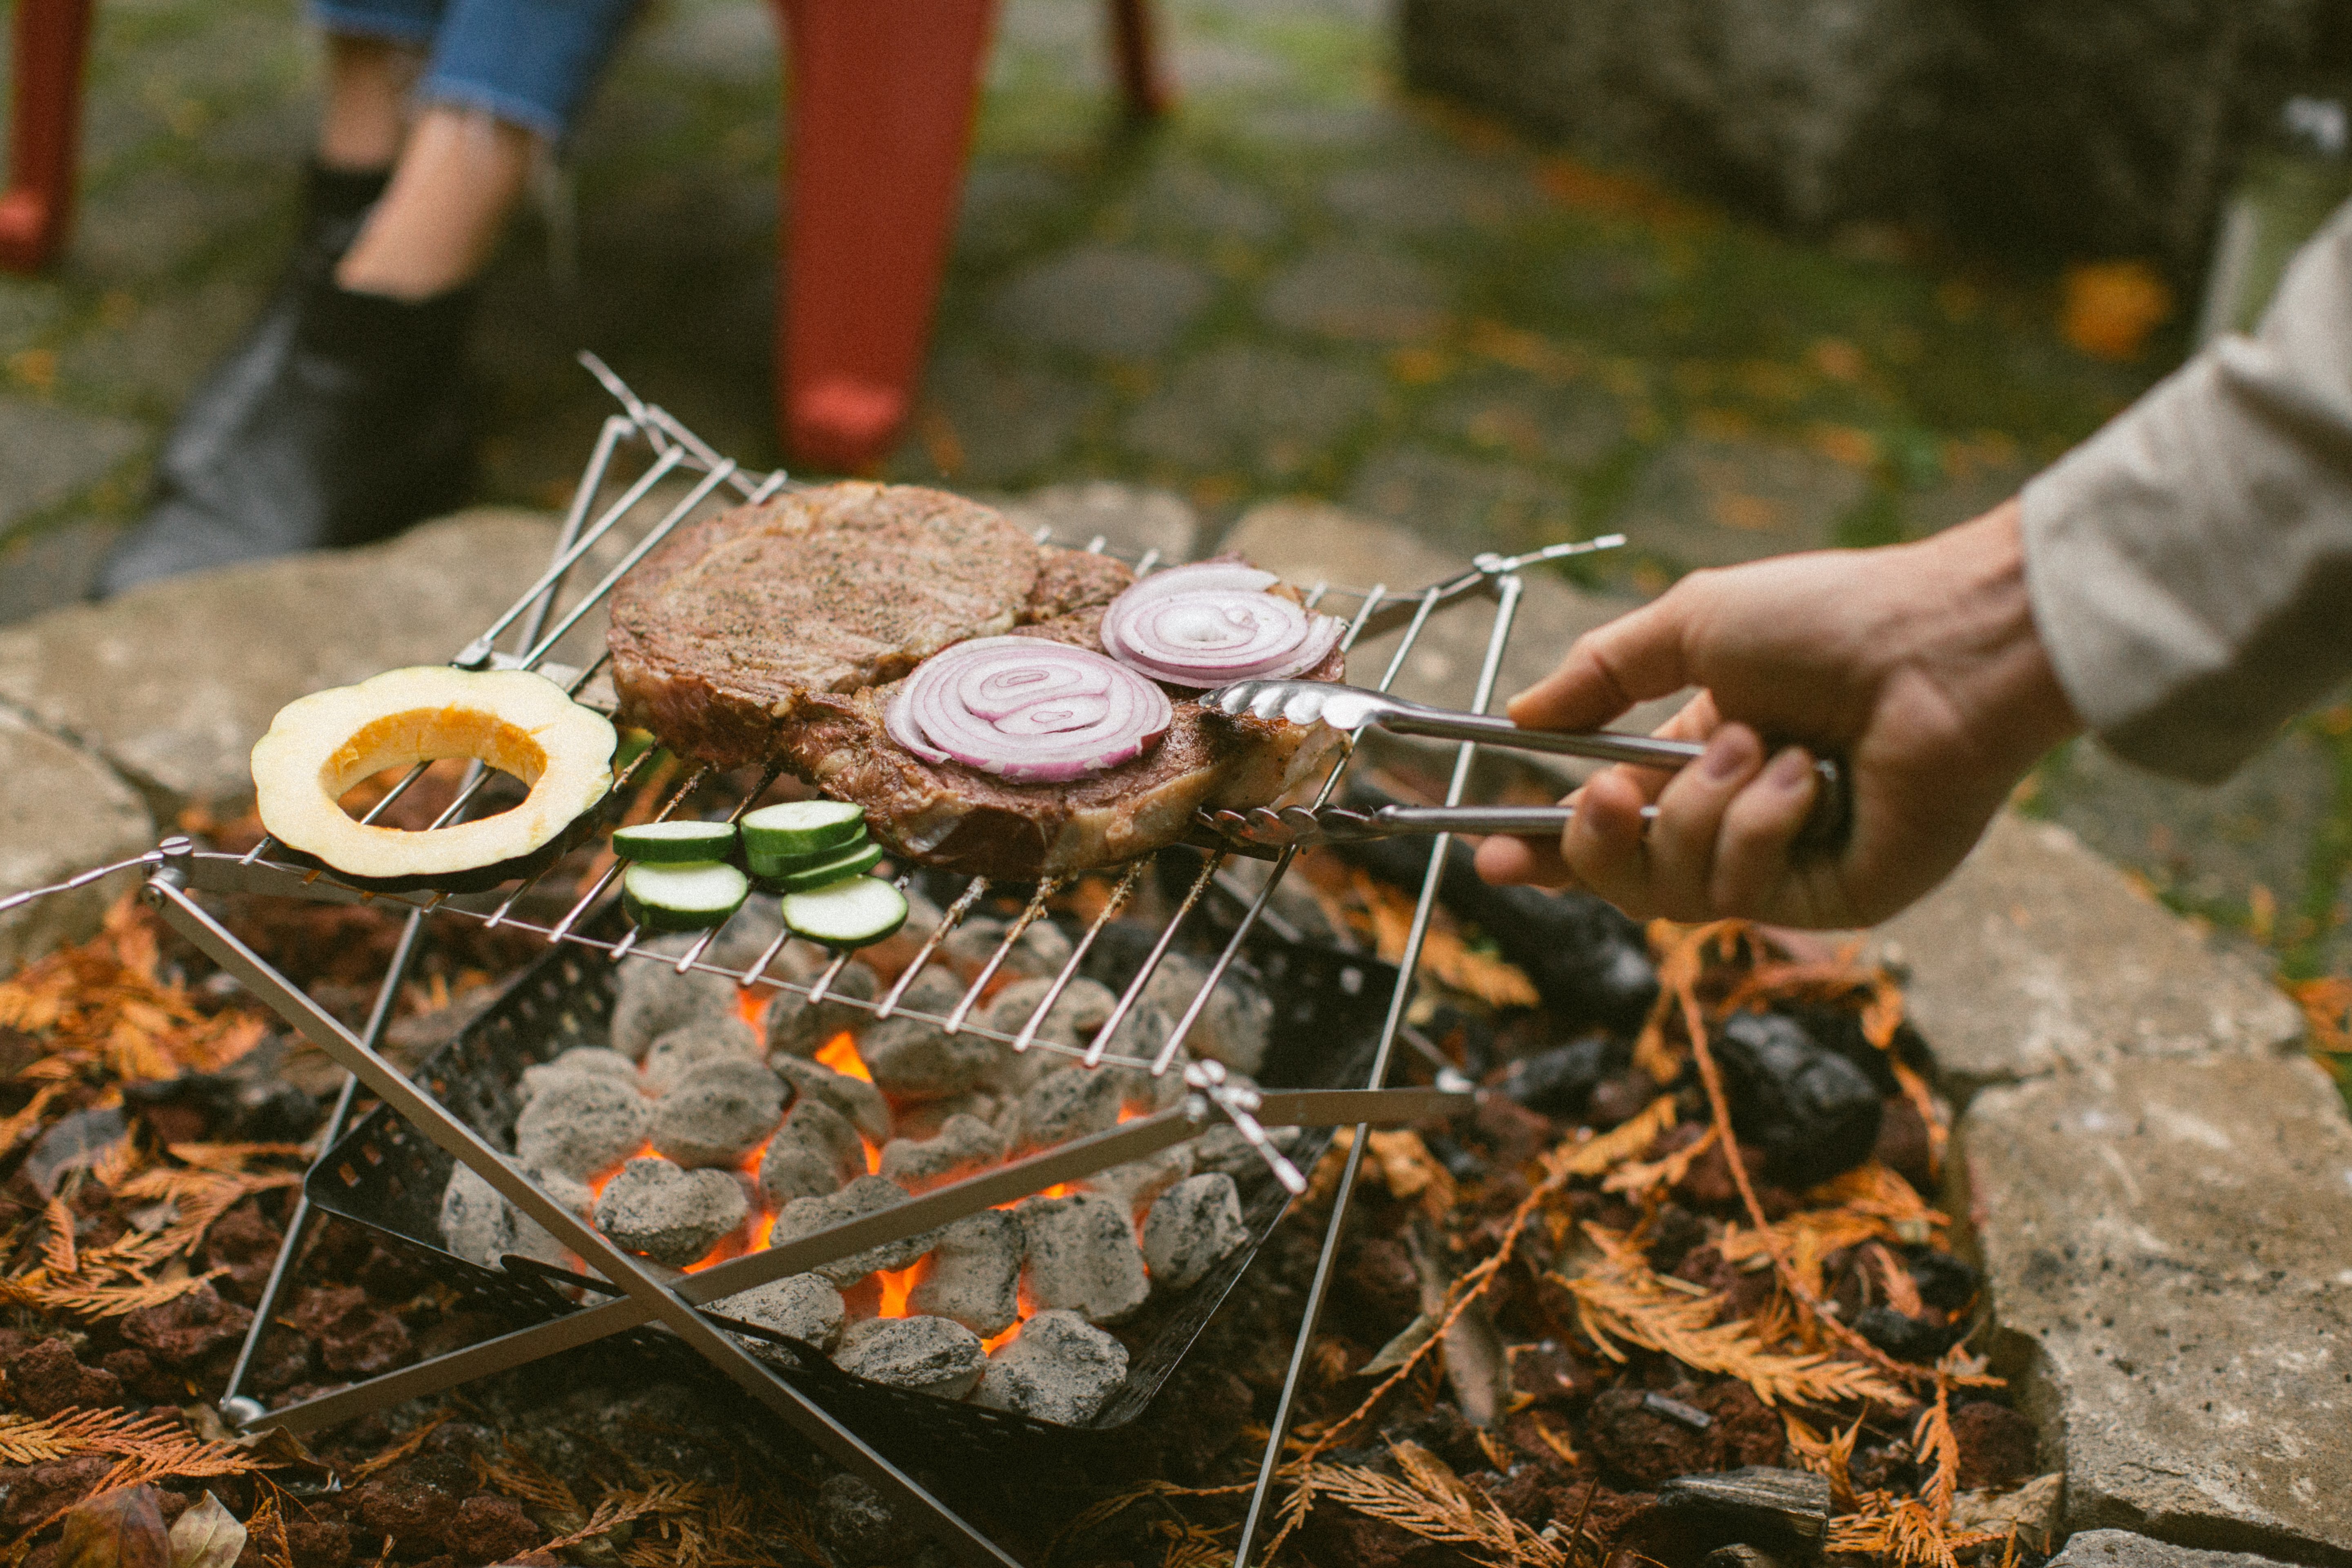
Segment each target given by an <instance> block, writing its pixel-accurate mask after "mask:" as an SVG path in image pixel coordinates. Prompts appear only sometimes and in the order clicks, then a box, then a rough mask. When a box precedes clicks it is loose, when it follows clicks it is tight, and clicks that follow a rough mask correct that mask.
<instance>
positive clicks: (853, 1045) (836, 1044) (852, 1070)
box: [816, 1029, 874, 1083]
mask: <svg viewBox="0 0 2352 1568" xmlns="http://www.w3.org/2000/svg"><path fill="white" fill-rule="evenodd" d="M816 1062H817V1066H819V1067H825V1068H832V1069H833V1070H834V1071H835V1072H837V1073H840V1074H841V1075H842V1076H843V1077H845V1078H854V1079H862V1080H864V1081H865V1082H866V1083H872V1082H873V1081H874V1075H873V1074H872V1073H870V1072H868V1071H866V1058H864V1057H861V1056H859V1055H858V1054H857V1037H856V1036H855V1035H852V1034H851V1033H850V1032H849V1031H848V1030H846V1029H844V1030H842V1031H841V1033H839V1034H837V1035H835V1036H834V1037H833V1038H831V1039H829V1040H827V1041H825V1043H824V1048H822V1049H821V1050H819V1051H818V1052H817V1054H816Z"/></svg>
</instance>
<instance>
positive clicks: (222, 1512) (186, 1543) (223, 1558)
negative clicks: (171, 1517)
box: [172, 1492, 245, 1568]
mask: <svg viewBox="0 0 2352 1568" xmlns="http://www.w3.org/2000/svg"><path fill="white" fill-rule="evenodd" d="M244 1551H245V1526H243V1525H241V1524H239V1523H238V1522H237V1521H236V1516H235V1515H234V1514H232V1513H230V1512H229V1510H226V1508H223V1507H222V1506H221V1500H220V1499H218V1498H216V1497H215V1496H213V1494H212V1493H210V1492H206V1493H205V1495H204V1497H203V1499H202V1500H200V1501H198V1502H197V1504H196V1506H195V1507H194V1508H192V1509H190V1510H188V1511H187V1512H185V1513H184V1514H182V1515H181V1516H180V1521H179V1522H178V1523H177V1524H174V1525H173V1526H172V1568H229V1565H230V1564H231V1563H235V1562H236V1560H237V1556H238V1554H239V1553H241V1552H244Z"/></svg>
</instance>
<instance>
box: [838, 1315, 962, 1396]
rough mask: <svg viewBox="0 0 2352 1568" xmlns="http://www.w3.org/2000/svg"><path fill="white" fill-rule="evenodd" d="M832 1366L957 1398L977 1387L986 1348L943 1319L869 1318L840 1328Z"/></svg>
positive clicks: (877, 1380) (874, 1379) (873, 1379)
mask: <svg viewBox="0 0 2352 1568" xmlns="http://www.w3.org/2000/svg"><path fill="white" fill-rule="evenodd" d="M833 1364H834V1365H835V1366H837V1367H839V1368H841V1370H842V1371H844V1372H846V1373H854V1374H855V1375H856V1376H858V1377H862V1378H865V1379H866V1381H867V1382H869V1383H882V1384H889V1385H890V1386H891V1387H893V1388H910V1389H913V1390H914V1391H915V1392H916V1393H918V1394H930V1395H931V1396H932V1397H933V1398H936V1399H961V1398H962V1397H963V1396H964V1395H965V1394H970V1393H971V1391H972V1390H973V1389H975V1388H977V1387H979V1386H980V1379H981V1374H982V1373H983V1372H984V1371H986V1370H987V1367H988V1352H986V1351H985V1350H984V1349H982V1346H981V1342H980V1336H979V1335H978V1334H975V1333H973V1332H972V1331H971V1330H970V1329H967V1328H965V1327H964V1326H963V1325H962V1324H961V1323H957V1322H950V1321H948V1320H947V1319H945V1318H873V1319H869V1320H867V1321H865V1322H862V1323H852V1324H850V1325H849V1327H847V1328H846V1329H844V1330H843V1331H842V1332H841V1343H840V1345H839V1346H838V1347H837V1348H836V1349H835V1351H834V1352H833Z"/></svg>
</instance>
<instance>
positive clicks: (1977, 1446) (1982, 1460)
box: [1952, 1399, 2041, 1491]
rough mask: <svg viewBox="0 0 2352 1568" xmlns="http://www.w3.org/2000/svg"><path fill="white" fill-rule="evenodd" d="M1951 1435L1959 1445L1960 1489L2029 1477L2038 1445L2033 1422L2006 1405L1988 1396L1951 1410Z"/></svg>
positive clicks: (2011, 1483)
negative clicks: (1995, 1401) (1995, 1402)
mask: <svg viewBox="0 0 2352 1568" xmlns="http://www.w3.org/2000/svg"><path fill="white" fill-rule="evenodd" d="M1952 1436H1953V1438H1954V1439H1955V1440H1956V1441H1958V1444H1959V1446H1960V1489H1961V1490H1963V1491H1979V1490H1982V1489H1986V1488H1989V1487H2011V1486H2015V1485H2016V1484H2017V1483H2018V1482H2020V1481H2023V1480H2028V1479H2032V1476H2033V1474H2034V1472H2035V1471H2036V1469H2037V1468H2039V1467H2038V1466H2037V1465H2036V1464H2035V1463H2034V1460H2035V1458H2036V1455H2037V1452H2038V1450H2039V1448H2040V1447H2041V1438H2040V1434H2038V1433H2037V1432H2035V1430H2034V1428H2033V1423H2032V1422H2031V1421H2029V1420H2027V1419H2026V1418H2025V1417H2024V1416H2022V1415H2019V1414H2018V1413H2017V1412H2016V1411H2014V1410H2011V1408H2010V1407H2009V1406H2008V1405H1996V1404H1994V1403H1993V1402H1992V1401H1990V1400H1989V1399H1980V1400H1978V1401H1976V1402H1975V1403H1974V1404H1970V1405H1961V1406H1960V1407H1959V1408H1958V1410H1956V1411H1954V1412H1952Z"/></svg>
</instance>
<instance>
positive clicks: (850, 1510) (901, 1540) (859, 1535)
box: [816, 1475, 919, 1568]
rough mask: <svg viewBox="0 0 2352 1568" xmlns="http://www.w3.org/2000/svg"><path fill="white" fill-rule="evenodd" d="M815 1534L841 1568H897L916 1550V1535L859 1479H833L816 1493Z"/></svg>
mask: <svg viewBox="0 0 2352 1568" xmlns="http://www.w3.org/2000/svg"><path fill="white" fill-rule="evenodd" d="M816 1532H817V1537H818V1539H819V1540H821V1541H822V1542H824V1544H825V1546H826V1547H827V1548H829V1549H830V1550H831V1551H832V1552H833V1554H834V1556H835V1557H836V1558H838V1559H839V1560H840V1562H841V1563H842V1568H875V1565H876V1564H877V1563H888V1564H890V1565H891V1568H898V1564H900V1563H905V1562H906V1561H907V1560H908V1558H909V1557H911V1556H912V1555H913V1554H914V1552H915V1550H916V1542H917V1541H918V1539H919V1538H918V1537H917V1535H916V1534H915V1532H914V1531H913V1530H912V1529H910V1528H909V1527H908V1525H907V1523H906V1522H905V1521H903V1520H901V1519H900V1518H899V1517H898V1515H897V1514H896V1513H894V1512H893V1511H891V1508H890V1505H889V1503H887V1501H885V1500H883V1497H882V1494H881V1493H880V1492H878V1491H876V1490H875V1489H873V1488H872V1487H871V1486H869V1485H867V1484H866V1482H864V1481H862V1480H859V1479H857V1478H856V1476H846V1475H843V1476H831V1477H828V1478H826V1480H825V1483H824V1485H823V1486H821V1487H819V1488H817V1489H816Z"/></svg>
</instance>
